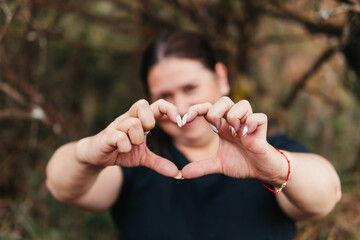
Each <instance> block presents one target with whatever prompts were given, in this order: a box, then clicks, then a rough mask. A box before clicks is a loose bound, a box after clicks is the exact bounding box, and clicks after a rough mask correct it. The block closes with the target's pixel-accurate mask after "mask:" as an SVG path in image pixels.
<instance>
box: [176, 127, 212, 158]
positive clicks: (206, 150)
mask: <svg viewBox="0 0 360 240" xmlns="http://www.w3.org/2000/svg"><path fill="white" fill-rule="evenodd" d="M206 139H207V141H205V142H201V143H197V144H194V143H185V142H180V141H174V145H175V146H176V148H177V149H179V151H180V152H182V153H183V154H184V155H185V157H186V158H187V159H188V160H189V161H190V162H194V161H199V160H204V159H207V158H211V157H215V156H216V154H217V152H218V149H219V136H218V135H217V134H216V133H214V132H211V134H210V136H209V137H208V138H206Z"/></svg>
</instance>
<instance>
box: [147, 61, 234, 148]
mask: <svg viewBox="0 0 360 240" xmlns="http://www.w3.org/2000/svg"><path fill="white" fill-rule="evenodd" d="M148 84H149V92H150V99H151V101H152V102H154V101H156V100H158V99H164V100H166V101H168V102H170V103H172V104H174V105H175V106H177V108H178V110H179V113H180V115H181V117H182V116H183V115H184V114H185V113H186V112H187V111H188V108H189V107H190V106H192V105H194V104H198V103H204V102H210V103H215V102H216V101H217V100H218V99H219V98H220V97H222V96H224V95H227V94H228V93H229V85H228V80H227V71H226V67H225V66H224V65H222V64H220V63H218V64H217V65H216V67H215V72H213V71H210V70H209V69H207V68H206V67H205V66H204V65H203V64H202V63H201V62H199V61H197V60H192V59H181V58H169V59H166V60H163V61H161V62H159V63H157V64H156V65H154V66H153V67H152V68H151V70H150V72H149V75H148ZM159 124H160V126H161V128H162V129H163V130H164V131H165V132H166V133H167V134H169V135H170V136H171V137H172V138H173V139H174V141H175V142H182V143H184V144H191V145H193V146H196V145H197V144H203V143H204V141H206V138H207V137H208V136H210V135H211V134H213V132H212V130H211V128H210V126H209V124H208V122H207V121H206V120H205V119H204V118H203V117H198V118H197V119H195V120H194V121H192V122H191V123H187V124H186V125H185V126H183V127H182V128H179V127H178V126H177V125H176V124H174V123H172V122H170V121H169V120H166V119H165V120H161V121H159Z"/></svg>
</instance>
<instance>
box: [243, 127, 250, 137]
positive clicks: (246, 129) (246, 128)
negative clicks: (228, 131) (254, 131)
mask: <svg viewBox="0 0 360 240" xmlns="http://www.w3.org/2000/svg"><path fill="white" fill-rule="evenodd" d="M248 131H249V128H248V127H247V126H245V127H244V129H243V132H242V135H243V137H246V136H247V133H248Z"/></svg>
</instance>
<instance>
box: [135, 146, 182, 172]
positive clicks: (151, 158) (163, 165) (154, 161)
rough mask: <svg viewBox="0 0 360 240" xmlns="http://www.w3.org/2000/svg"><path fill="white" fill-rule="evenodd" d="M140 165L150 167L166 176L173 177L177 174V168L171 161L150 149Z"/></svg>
mask: <svg viewBox="0 0 360 240" xmlns="http://www.w3.org/2000/svg"><path fill="white" fill-rule="evenodd" d="M140 165H141V166H144V167H147V168H150V169H152V170H154V171H156V172H158V173H160V174H161V175H164V176H166V177H173V178H174V177H176V176H178V174H179V169H178V168H177V167H176V165H175V164H174V163H173V162H171V161H169V160H168V159H166V158H162V157H160V156H159V155H156V154H155V153H153V152H151V151H149V153H148V154H147V157H146V159H145V160H144V161H143V162H142V163H141V164H140Z"/></svg>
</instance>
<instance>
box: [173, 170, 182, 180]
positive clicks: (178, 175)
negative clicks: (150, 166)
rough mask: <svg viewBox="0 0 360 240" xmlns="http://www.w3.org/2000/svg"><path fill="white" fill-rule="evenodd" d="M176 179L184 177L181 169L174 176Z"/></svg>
mask: <svg viewBox="0 0 360 240" xmlns="http://www.w3.org/2000/svg"><path fill="white" fill-rule="evenodd" d="M174 178H175V179H184V178H183V176H182V173H181V171H179V173H178V174H177V175H176V176H175V177H174Z"/></svg>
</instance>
